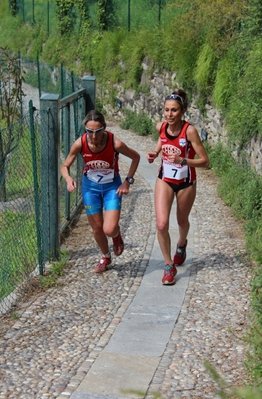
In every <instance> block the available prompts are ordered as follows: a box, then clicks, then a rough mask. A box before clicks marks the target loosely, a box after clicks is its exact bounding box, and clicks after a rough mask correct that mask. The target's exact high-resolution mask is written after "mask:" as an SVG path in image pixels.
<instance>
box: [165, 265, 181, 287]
mask: <svg viewBox="0 0 262 399" xmlns="http://www.w3.org/2000/svg"><path fill="white" fill-rule="evenodd" d="M176 274H177V270H176V267H175V266H174V265H165V269H164V276H163V278H162V284H164V285H173V284H175V282H176V280H175V276H176Z"/></svg>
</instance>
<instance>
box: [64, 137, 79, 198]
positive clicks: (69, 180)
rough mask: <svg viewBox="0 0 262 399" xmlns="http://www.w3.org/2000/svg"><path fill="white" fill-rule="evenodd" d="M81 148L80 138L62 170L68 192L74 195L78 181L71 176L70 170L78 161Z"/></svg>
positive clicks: (72, 148)
mask: <svg viewBox="0 0 262 399" xmlns="http://www.w3.org/2000/svg"><path fill="white" fill-rule="evenodd" d="M81 148H82V143H81V137H79V138H78V139H77V140H76V141H75V142H74V144H73V145H72V147H71V148H70V151H69V154H68V156H67V157H66V159H65V161H64V163H63V165H62V166H61V168H60V172H61V175H62V177H63V179H65V181H66V184H67V190H68V191H69V192H70V193H72V192H73V191H74V190H75V188H76V181H75V180H74V179H73V178H72V177H71V176H70V174H69V168H70V166H71V165H72V163H73V162H74V160H75V159H76V157H77V155H78V154H80V152H81Z"/></svg>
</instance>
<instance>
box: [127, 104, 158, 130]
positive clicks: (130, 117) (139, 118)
mask: <svg viewBox="0 0 262 399" xmlns="http://www.w3.org/2000/svg"><path fill="white" fill-rule="evenodd" d="M124 114H125V119H124V120H123V121H122V122H121V124H120V126H121V128H122V129H131V130H133V131H134V132H136V133H138V135H139V136H149V135H153V134H154V131H155V126H154V124H153V122H152V121H151V119H150V118H149V117H148V116H147V115H146V114H144V113H142V112H140V113H139V114H137V113H136V112H133V111H130V110H128V109H127V110H125V111H124Z"/></svg>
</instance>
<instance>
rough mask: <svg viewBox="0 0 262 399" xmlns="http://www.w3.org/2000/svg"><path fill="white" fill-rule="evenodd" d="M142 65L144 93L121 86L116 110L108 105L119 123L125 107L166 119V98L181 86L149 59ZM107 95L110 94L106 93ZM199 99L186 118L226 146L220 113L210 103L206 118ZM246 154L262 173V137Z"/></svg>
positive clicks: (210, 139) (210, 140)
mask: <svg viewBox="0 0 262 399" xmlns="http://www.w3.org/2000/svg"><path fill="white" fill-rule="evenodd" d="M142 66H143V73H142V77H141V86H142V87H143V88H144V91H143V92H141V93H136V92H135V91H134V90H124V88H123V87H122V86H121V85H114V90H115V92H116V93H117V102H116V105H115V107H112V106H110V105H106V106H105V109H106V112H107V114H108V115H110V116H111V117H113V118H114V119H116V120H117V121H120V120H121V119H122V118H123V108H128V109H130V110H132V111H135V112H137V113H138V112H140V111H143V112H145V113H146V114H147V115H148V116H149V117H150V118H151V119H152V121H153V122H155V123H157V122H159V121H160V120H163V105H164V102H163V100H164V97H165V96H166V95H167V94H170V93H172V91H174V89H177V88H179V87H180V86H179V83H178V81H177V76H176V73H171V72H169V71H163V72H159V71H156V70H154V65H153V64H152V63H151V62H150V61H149V60H145V61H144V62H143V64H142ZM103 95H106V94H105V93H104V94H103ZM195 100H196V99H194V98H193V100H192V102H191V103H190V104H189V107H188V111H187V113H186V114H185V119H187V120H189V121H190V122H191V123H192V124H193V125H194V126H195V127H196V128H197V130H198V132H199V134H200V136H201V137H202V138H203V136H204V135H205V134H206V133H207V141H208V143H209V144H210V145H211V146H214V145H216V144H217V143H218V142H220V141H221V142H223V143H224V144H226V143H227V130H226V127H225V124H224V120H223V118H222V117H221V115H220V114H219V112H218V110H216V109H215V108H214V107H212V105H210V104H206V115H205V116H203V115H201V113H200V111H199V109H198V108H197V106H196V102H195ZM238 152H239V151H238V150H237V149H236V150H235V151H234V153H233V155H234V157H235V159H237V158H238ZM243 153H245V157H246V159H247V162H248V163H250V164H251V165H252V166H253V167H254V168H255V169H256V171H257V173H259V174H262V147H261V138H259V137H257V136H256V137H254V138H253V139H252V141H251V142H250V143H249V144H248V145H246V147H245V148H244V149H242V151H241V154H242V156H243Z"/></svg>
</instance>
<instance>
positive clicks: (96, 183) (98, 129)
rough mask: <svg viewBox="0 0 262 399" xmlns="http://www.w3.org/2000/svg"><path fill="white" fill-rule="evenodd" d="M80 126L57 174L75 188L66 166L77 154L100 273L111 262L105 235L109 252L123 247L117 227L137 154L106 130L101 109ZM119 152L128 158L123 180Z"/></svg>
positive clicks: (98, 271) (135, 166)
mask: <svg viewBox="0 0 262 399" xmlns="http://www.w3.org/2000/svg"><path fill="white" fill-rule="evenodd" d="M83 125H84V127H85V132H84V134H83V135H82V136H81V137H79V138H78V139H77V140H76V141H75V142H74V144H73V145H72V147H71V149H70V152H69V154H68V156H67V158H66V160H65V161H64V163H63V165H62V166H61V175H62V176H63V178H64V179H65V181H66V184H67V190H68V191H69V192H70V193H72V192H73V191H74V190H75V189H76V181H75V180H74V179H73V178H72V177H71V176H70V174H69V168H70V166H71V165H72V163H73V162H74V160H75V159H76V157H77V155H78V154H81V155H82V157H83V160H84V168H83V178H82V195H83V202H84V206H85V210H86V214H87V218H88V222H89V224H90V226H91V228H92V231H93V235H94V238H95V240H96V243H97V245H98V247H99V248H100V250H101V252H102V257H101V259H100V261H99V262H98V264H97V265H96V266H95V269H94V271H95V272H96V273H101V272H104V271H106V270H107V268H108V266H109V265H110V264H111V263H112V258H111V253H110V250H109V243H108V237H112V239H113V251H114V254H115V255H116V256H119V255H121V254H122V252H123V250H124V242H123V239H122V236H121V233H120V227H119V220H120V213H121V204H122V195H125V194H128V193H129V186H130V184H133V183H134V175H135V172H136V170H137V167H138V164H139V160H140V155H139V154H138V152H137V151H135V150H133V149H132V148H130V147H128V146H127V145H126V144H125V143H124V142H122V141H121V140H120V139H119V138H118V137H116V136H115V135H114V134H113V133H111V132H110V131H108V130H106V122H105V119H104V116H103V114H102V113H101V112H99V111H96V110H93V111H90V112H89V113H88V114H87V116H86V117H85V119H84V121H83ZM119 154H123V155H125V156H127V157H128V158H130V159H131V163H130V166H129V171H128V174H127V177H126V178H125V180H124V182H122V180H121V177H120V174H119V165H118V160H119Z"/></svg>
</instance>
